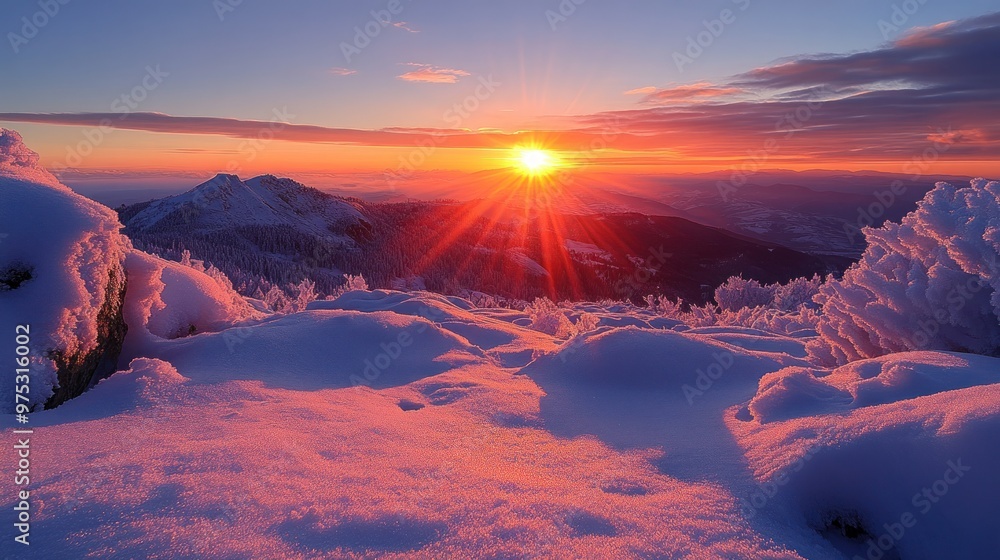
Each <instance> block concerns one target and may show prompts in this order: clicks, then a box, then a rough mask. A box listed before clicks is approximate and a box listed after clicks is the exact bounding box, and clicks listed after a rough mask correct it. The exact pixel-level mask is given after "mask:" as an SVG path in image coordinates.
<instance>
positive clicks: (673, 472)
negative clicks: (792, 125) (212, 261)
mask: <svg viewBox="0 0 1000 560" xmlns="http://www.w3.org/2000/svg"><path fill="white" fill-rule="evenodd" d="M5 138H6V139H7V141H9V142H10V143H11V146H12V147H11V146H8V149H7V150H6V152H4V150H0V196H2V197H3V200H2V201H0V202H3V204H0V218H3V220H4V222H3V223H4V224H5V225H10V226H11V227H10V229H9V231H10V233H9V234H8V235H7V236H6V237H5V238H4V239H3V240H2V242H0V257H2V258H0V273H2V275H0V281H2V284H3V286H0V288H2V289H0V326H2V328H3V330H4V332H9V333H13V331H14V326H13V325H15V324H19V323H22V322H30V323H31V324H32V333H33V334H32V342H31V349H32V352H33V354H32V356H31V360H32V368H31V369H32V380H31V387H32V393H31V395H32V399H33V401H32V402H33V403H34V404H35V411H34V412H32V413H31V414H30V427H31V428H33V429H34V430H35V431H34V434H33V435H32V436H31V472H30V478H31V483H30V485H29V486H28V488H29V489H30V492H31V510H30V517H31V530H30V542H31V544H30V546H24V545H21V544H17V543H15V542H14V539H13V535H14V533H13V531H12V529H11V519H13V518H14V513H13V508H14V507H15V506H16V505H17V501H16V500H15V499H14V498H15V496H17V492H18V491H19V490H22V489H23V487H22V486H20V485H16V483H15V480H14V477H12V476H9V475H10V472H8V474H5V475H4V476H2V477H0V497H2V500H0V502H2V504H3V507H4V509H5V511H6V512H7V514H6V515H5V519H7V522H6V527H7V529H5V530H4V531H3V540H2V544H0V557H2V558H45V559H54V558H225V559H242V558H370V557H382V558H402V557H406V558H410V557H418V558H602V559H603V558H681V557H690V558H845V557H846V558H854V557H860V558H869V559H873V560H875V559H880V558H885V559H894V558H895V559H906V560H909V559H915V558H916V559H920V558H990V557H997V556H998V554H1000V531H997V527H998V526H1000V477H998V476H997V474H998V473H1000V448H998V446H997V444H996V442H997V441H998V436H1000V359H998V358H991V357H986V356H982V355H976V354H964V353H956V352H942V351H929V350H928V351H906V352H895V353H890V354H887V355H882V356H879V357H873V358H868V359H852V360H850V361H849V363H846V365H840V366H834V365H831V366H830V367H826V368H823V367H819V366H817V365H816V363H817V361H816V360H813V359H811V354H810V353H809V351H808V349H807V346H808V345H810V344H815V343H816V339H817V336H818V335H817V332H816V331H815V330H810V329H799V330H796V331H789V332H791V333H792V334H774V333H769V332H764V331H761V330H754V329H749V328H740V327H721V326H714V327H702V328H691V327H690V326H688V325H685V324H683V323H681V322H680V321H677V320H674V319H670V318H667V317H665V316H663V314H661V313H658V312H657V311H656V310H654V309H652V308H636V307H632V306H626V305H620V306H614V305H610V304H609V305H603V306H599V305H595V304H575V305H567V306H564V307H562V308H558V309H556V310H554V311H552V310H550V312H551V313H560V314H563V316H562V317H561V318H560V317H552V316H549V317H539V316H537V315H536V316H532V314H531V313H526V312H520V311H514V310H508V309H489V308H476V307H474V306H473V305H471V304H470V303H469V302H468V301H466V300H463V299H461V298H455V297H445V296H441V295H437V294H432V293H427V292H413V293H403V292H393V291H378V290H376V291H363V290H356V291H349V292H347V293H344V294H343V295H341V296H340V297H338V298H337V299H334V300H320V301H315V302H313V303H311V304H309V306H308V308H307V309H305V310H304V311H299V312H297V313H292V314H285V315H281V314H272V313H269V312H267V311H266V309H265V308H264V307H263V306H262V305H261V302H259V301H255V300H248V299H246V298H242V297H240V296H239V295H237V294H236V293H235V292H234V291H233V290H232V288H231V286H227V284H226V282H225V280H224V279H223V278H219V277H213V276H212V275H210V274H208V273H206V272H203V271H201V270H198V269H196V268H192V267H191V266H184V265H182V264H180V263H172V262H167V261H165V260H162V259H160V258H157V257H154V256H151V255H148V254H144V253H142V252H139V251H137V250H135V249H133V248H132V247H131V245H130V244H129V242H128V240H127V239H125V238H124V237H122V236H121V235H120V233H118V231H117V225H116V224H117V223H116V221H115V217H114V215H113V213H111V212H109V211H107V210H106V209H102V207H100V206H99V205H96V204H95V203H92V202H89V201H87V200H86V199H83V198H82V197H80V196H78V195H76V194H75V193H73V192H72V191H70V190H69V189H67V188H66V187H63V186H61V185H59V184H58V182H57V181H55V179H54V178H52V177H51V176H49V175H47V174H46V173H44V172H43V171H41V170H38V169H37V168H36V163H37V156H34V154H31V153H29V152H26V151H23V150H22V148H21V147H20V146H19V145H18V144H17V143H16V142H15V141H14V140H12V138H13V137H12V136H7V137H4V136H3V135H0V148H3V145H2V144H3V142H2V141H3V140H4V139H5ZM16 140H17V141H18V142H19V138H18V139H16ZM4 158H6V159H4ZM990 188H994V189H995V188H996V187H990ZM15 208H16V210H15ZM970 223H972V222H970ZM970 227H971V226H970ZM989 227H990V228H992V227H993V226H989ZM989 231H990V232H994V233H995V232H996V231H1000V230H994V229H989ZM994 233H990V235H994ZM42 246H44V247H45V250H44V251H41V250H40V249H39V248H40V247H42ZM907 262H909V261H907ZM935 266H936V265H935ZM955 266H958V265H955ZM120 270H124V271H125V272H127V279H128V282H127V290H125V291H124V296H123V298H119V299H120V300H121V301H117V300H116V299H115V297H116V296H115V294H117V293H119V292H118V291H116V290H117V289H118V288H117V287H118V286H120V284H121V279H120V277H121V273H120V272H118V271H120ZM913 270H922V269H919V268H914V269H913ZM991 270H992V271H993V272H995V267H994V268H993V269H991ZM864 272H865V271H864V269H860V271H859V272H858V273H857V275H858V276H859V277H860V276H864ZM870 276H871V275H868V276H865V279H869V277H870ZM991 278H993V280H996V278H994V277H991ZM866 281H867V280H866ZM858 286H861V284H860V280H859V281H858V282H856V283H855V284H852V285H850V286H848V287H845V288H838V289H840V292H836V293H834V292H833V289H832V288H830V289H829V291H830V293H828V294H827V300H828V301H830V302H834V303H836V304H837V305H840V303H839V302H842V301H848V300H850V301H857V300H858V299H859V297H860V296H858V295H857V294H858V293H859V292H860V288H859V287H858ZM111 288H115V289H111ZM849 288H850V289H849ZM931 292H934V290H928V293H931ZM990 293H992V292H990ZM945 296H946V293H942V295H941V297H945ZM976 297H983V298H986V299H987V300H988V297H989V294H988V293H987V292H986V291H984V292H983V293H981V294H978V295H977V296H976ZM998 301H1000V300H998ZM978 305H979V303H978V301H977V306H978ZM828 307H830V305H828ZM979 308H983V309H989V307H988V305H984V306H982V307H976V309H979ZM838 309H839V308H838ZM965 309H966V310H968V309H972V307H968V306H967V307H965ZM984 316H985V315H984ZM839 317H841V318H843V317H847V314H841V315H840V316H839ZM543 319H545V320H548V321H549V325H550V326H551V324H553V323H552V320H555V321H556V323H558V322H559V321H562V322H563V323H565V324H573V325H581V324H585V325H586V327H587V328H581V329H576V331H575V332H576V334H572V333H571V332H564V333H563V336H561V337H556V336H552V335H549V334H545V332H556V330H554V329H551V328H548V327H545V325H542V324H541V323H543V322H544V321H543ZM987 319H988V317H987ZM987 319H983V320H984V321H985V320H987ZM109 321H111V322H114V321H118V322H123V323H127V326H128V331H127V335H125V338H124V340H123V341H122V340H117V341H116V338H115V333H117V332H121V329H119V330H115V329H109V328H108V322H109ZM843 321H846V319H843V320H842V322H841V323H834V325H844V324H846V323H844V322H843ZM994 322H995V321H994ZM869 325H870V324H869ZM542 327H545V328H542ZM828 328H832V327H828ZM957 328H958V327H956V329H957ZM994 328H996V325H994ZM543 331H544V332H543ZM836 332H837V333H841V334H842V338H840V339H837V340H842V342H839V343H838V344H839V345H838V346H836V347H835V349H839V350H838V352H839V354H836V356H839V357H843V356H847V355H848V354H849V353H850V352H859V351H860V350H853V349H857V348H861V349H862V350H864V348H862V347H861V346H860V344H861V342H865V341H868V340H870V339H867V338H865V337H864V335H863V333H864V332H865V331H864V330H863V329H856V328H855V329H848V328H847V327H842V328H840V330H839V331H836ZM965 332H966V331H958V330H955V331H954V332H952V331H948V332H947V333H946V334H948V335H949V336H952V337H955V338H956V340H957V339H958V338H957V337H958V336H959V334H963V333H965ZM955 333H957V334H955ZM963 336H964V334H963ZM11 338H13V336H12V335H11ZM966 338H967V337H966ZM859 341H860V342H859ZM5 344H8V343H5ZM112 348H114V350H115V352H116V353H117V352H119V351H120V357H119V360H118V363H119V365H120V366H121V371H117V372H115V373H113V374H112V375H110V376H109V377H106V378H104V379H103V380H101V381H100V382H98V383H96V385H95V386H93V387H92V388H91V389H90V390H88V391H87V392H85V393H83V394H82V395H80V396H76V397H75V398H71V399H69V400H67V401H66V402H64V403H62V404H59V406H57V407H55V408H51V409H50V410H44V411H42V410H41V405H42V404H43V403H45V402H47V399H50V398H52V397H53V395H54V394H55V393H53V388H54V386H55V384H57V382H59V380H61V379H65V380H73V379H76V380H78V381H79V379H78V377H76V376H79V375H82V373H81V372H85V371H90V370H93V369H94V367H93V365H94V364H98V363H99V362H100V359H101V357H102V356H104V355H105V354H106V353H107V352H110V349H112ZM844 349H847V350H844ZM52 350H58V352H59V353H61V354H59V356H56V354H53V353H52V352H51V351H52ZM831 355H833V354H831ZM54 356H55V358H54ZM60 356H61V357H60ZM56 358H58V359H56ZM81 364H83V365H81ZM88 364H89V365H88ZM84 366H87V367H84ZM98 371H99V368H98ZM85 381H86V380H84V384H85ZM0 396H2V398H3V403H2V405H0V410H3V411H4V412H5V413H7V412H9V411H10V410H11V405H12V403H14V396H13V386H12V384H11V383H9V382H8V381H5V382H4V383H3V386H0ZM5 417H6V419H7V426H10V425H13V416H12V415H11V414H5ZM4 437H5V438H6V440H5V441H7V442H8V443H6V444H5V445H11V444H12V442H14V441H16V436H15V434H13V433H11V430H10V429H9V428H8V429H6V431H5V434H4ZM7 457H8V459H7V460H8V462H7V463H5V464H7V465H13V464H14V463H13V460H14V459H13V457H14V454H13V453H9V454H8V455H7ZM11 470H13V469H11Z"/></svg>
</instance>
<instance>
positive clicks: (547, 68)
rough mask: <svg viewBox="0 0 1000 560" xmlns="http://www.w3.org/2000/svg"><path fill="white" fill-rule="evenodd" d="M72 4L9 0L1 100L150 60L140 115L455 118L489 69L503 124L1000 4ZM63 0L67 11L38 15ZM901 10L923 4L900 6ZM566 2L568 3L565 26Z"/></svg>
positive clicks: (739, 0) (33, 101)
mask: <svg viewBox="0 0 1000 560" xmlns="http://www.w3.org/2000/svg"><path fill="white" fill-rule="evenodd" d="M58 1H59V0H42V1H41V2H39V1H38V0H34V1H32V0H12V1H8V2H6V3H5V7H4V10H3V13H2V14H0V30H2V31H3V32H4V33H5V36H6V40H5V44H4V45H0V47H2V48H0V76H3V87H2V89H0V112H2V113H8V114H12V113H53V112H54V113H78V112H97V113H99V112H107V111H109V110H111V109H110V107H111V106H112V103H113V102H114V100H115V99H118V98H120V96H121V95H123V94H127V93H128V92H130V91H132V90H133V88H135V87H137V86H138V85H139V84H141V83H142V80H143V78H144V76H145V75H146V74H147V68H150V67H152V68H159V69H160V70H161V71H162V72H164V73H166V74H168V76H167V77H166V78H165V79H164V80H163V83H162V84H159V85H158V87H157V88H156V89H155V91H148V92H145V94H146V95H144V97H145V98H144V99H143V100H142V102H141V103H140V104H139V106H138V108H137V110H138V111H141V112H156V113H165V114H168V115H173V116H200V117H227V118H233V119H248V120H253V121H267V120H268V119H270V118H271V115H272V114H273V112H274V110H275V109H276V108H287V110H288V111H289V112H291V113H293V114H294V115H295V120H294V122H295V123H296V124H308V125H319V126H324V127H337V128H350V129H358V130H373V129H383V128H387V127H402V128H410V127H429V128H445V127H447V126H449V125H448V123H447V122H443V121H445V119H443V115H444V114H445V111H447V110H448V108H449V107H452V106H453V105H454V104H455V103H456V102H461V101H463V100H464V99H466V98H467V97H468V96H469V95H471V94H472V93H473V92H474V91H475V87H476V85H477V83H478V82H477V80H478V79H479V78H480V77H487V76H491V77H492V79H493V80H494V81H496V82H499V83H500V84H502V86H503V87H500V88H498V89H497V91H496V92H495V93H493V94H492V95H490V96H489V99H488V100H483V102H482V103H481V104H478V106H477V110H476V111H474V112H473V113H472V114H470V115H469V116H468V118H464V119H462V122H461V124H462V127H465V128H472V129H478V128H490V129H500V130H503V131H507V132H512V131H516V130H520V129H524V128H532V127H535V126H537V125H538V123H549V125H551V122H553V121H552V120H551V119H549V120H546V119H547V118H549V117H560V116H568V115H576V116H579V115H590V114H595V113H602V112H607V111H620V110H626V109H637V108H641V107H642V106H643V103H644V101H648V100H644V97H643V96H642V95H625V94H624V92H626V91H628V90H634V89H637V88H648V90H647V91H654V89H670V88H674V87H676V86H680V85H684V84H696V83H711V84H718V83H725V82H726V80H728V79H729V78H730V77H732V76H737V75H740V74H743V73H746V72H748V71H751V70H753V69H754V68H759V67H762V66H766V65H769V64H773V63H774V62H775V61H780V60H782V59H786V58H787V57H801V56H804V55H810V54H817V53H838V54H840V55H844V54H848V53H852V52H857V51H866V50H872V49H877V48H879V47H880V46H885V45H887V44H888V42H887V40H886V35H885V34H884V30H883V29H880V27H879V21H880V20H883V21H891V18H892V17H893V14H894V11H895V13H896V14H897V21H898V22H900V23H901V24H902V25H901V28H900V31H899V33H898V34H896V32H894V31H893V32H891V33H890V34H889V35H888V39H889V41H894V40H898V38H899V37H901V36H903V35H905V33H906V30H908V29H910V28H912V27H920V26H931V25H935V24H939V23H941V22H946V21H950V20H961V19H964V18H970V17H974V16H980V15H982V14H985V13H988V12H989V11H990V10H991V9H994V10H995V9H996V3H995V1H992V2H991V1H987V0H962V1H949V2H943V1H940V0H926V1H925V2H924V3H923V4H921V3H920V2H919V0H909V1H908V2H901V1H898V0H897V1H862V0H847V1H840V2H794V1H790V0H789V1H770V2H765V1H764V0H710V1H694V0H685V1H674V2H663V1H661V2H654V1H635V2H610V1H606V0H604V1H602V0H586V1H583V2H582V3H581V4H575V3H574V2H573V1H572V0H563V1H561V2H560V1H559V0H534V1H525V0H521V1H504V2H486V1H481V0H466V1H458V0H446V1H434V2H431V1H421V0H378V1H361V2H359V1H354V2H347V1H325V2H324V1H318V0H303V1H294V2H264V1H262V0H242V1H241V2H240V1H239V0H217V1H213V0H199V1H196V2H195V1H186V0H179V1H172V2H158V3H151V2H127V1H123V0H110V1H105V2H83V1H80V0H68V1H67V2H66V3H65V4H58ZM393 1H398V2H399V5H400V6H401V8H400V9H398V10H397V11H398V13H397V14H395V15H392V18H391V19H392V22H393V23H400V26H395V25H386V26H384V27H382V26H378V27H379V33H378V36H376V37H374V38H371V41H370V44H368V45H367V46H364V48H363V49H361V52H360V53H356V54H354V55H353V57H352V60H350V61H348V60H345V57H344V55H343V52H342V46H343V44H344V43H351V42H353V41H354V39H355V36H356V31H355V29H356V28H364V27H365V26H366V25H367V24H371V22H372V21H373V19H374V18H373V15H372V13H371V12H372V11H373V10H374V11H380V10H386V9H387V8H388V7H390V5H391V2H393ZM49 2H51V4H52V5H55V4H58V5H59V11H58V13H57V14H56V15H54V16H51V17H47V16H46V17H42V16H39V15H38V14H39V13H41V10H42V6H43V5H49V4H48V3H49ZM232 4H236V5H235V6H233V5H232ZM567 6H572V7H573V9H572V13H568V14H567V12H569V10H568V9H567ZM894 6H895V8H894ZM902 8H906V9H907V11H911V12H913V13H912V14H907V15H906V16H905V17H904V18H902V20H899V19H898V18H899V17H900V15H901V14H903V11H902ZM50 9H51V8H50ZM723 10H730V11H731V12H732V15H731V17H730V20H731V21H730V22H729V23H726V24H723V27H722V31H721V33H720V34H719V35H718V37H713V38H712V39H711V41H710V44H709V45H708V46H707V47H705V48H704V49H703V52H702V53H701V54H700V55H699V56H697V57H696V59H694V60H693V61H692V62H691V63H690V64H687V65H686V66H685V67H684V68H683V71H679V70H678V67H677V64H676V63H675V60H674V58H673V54H674V53H675V52H680V53H683V52H684V51H685V48H686V47H687V43H688V38H690V37H697V35H698V34H699V33H701V32H703V31H705V29H706V27H705V23H704V22H705V21H711V20H716V19H718V18H720V15H721V14H722V13H723ZM560 11H561V12H562V13H563V14H567V15H566V16H565V20H564V21H563V20H559V21H557V22H556V25H555V26H554V27H555V28H554V29H553V25H551V20H552V14H553V13H559V12H560ZM220 12H221V13H222V17H220V15H219V14H220ZM548 12H551V13H548ZM22 18H28V19H29V20H31V19H33V18H34V19H35V20H36V21H42V20H44V19H47V20H48V21H46V22H45V25H43V26H41V27H40V28H39V29H38V32H37V34H36V35H34V36H33V37H30V38H29V39H27V40H26V42H23V41H18V40H17V39H16V38H12V34H16V35H20V34H22V31H23V29H22V28H23V26H24V22H23V20H22ZM12 41H13V42H14V43H16V44H15V45H13V46H12ZM15 50H16V51H17V52H15ZM421 69H423V70H422V71H423V72H424V73H430V74H431V75H434V74H435V73H442V72H444V73H447V72H449V71H450V72H453V73H454V75H455V76H456V77H455V83H428V82H423V81H407V80H403V79H400V76H403V75H404V74H406V73H407V72H413V71H417V70H421ZM0 124H3V125H4V126H14V124H16V128H18V129H19V130H21V131H22V132H23V133H24V134H25V137H26V139H27V140H29V143H30V144H31V145H34V146H37V147H38V148H37V149H39V151H40V152H41V153H42V154H43V158H47V159H48V160H50V161H51V160H52V159H58V158H59V157H60V156H59V155H58V154H59V153H61V152H63V151H64V148H65V146H66V145H73V143H74V142H75V140H74V139H75V138H76V137H77V136H78V135H79V134H80V130H78V129H79V128H80V127H78V126H65V125H59V124H38V123H16V122H15V123H13V124H12V123H11V122H10V121H7V122H3V123H0ZM74 129H77V130H74ZM137 134H139V133H133V132H126V133H122V134H119V135H117V136H116V137H115V140H114V141H113V142H112V141H109V142H108V144H107V147H108V148H120V149H123V150H124V149H125V148H127V147H128V145H129V144H131V145H141V144H143V143H144V142H145V143H146V144H149V145H152V144H154V142H153V141H152V140H149V139H148V138H147V139H143V138H141V137H138V136H136V135H137ZM174 140H177V141H179V139H174ZM164 142H165V143H166V144H168V145H169V144H170V142H171V141H170V140H164ZM109 153H110V152H109ZM102 161H106V160H102Z"/></svg>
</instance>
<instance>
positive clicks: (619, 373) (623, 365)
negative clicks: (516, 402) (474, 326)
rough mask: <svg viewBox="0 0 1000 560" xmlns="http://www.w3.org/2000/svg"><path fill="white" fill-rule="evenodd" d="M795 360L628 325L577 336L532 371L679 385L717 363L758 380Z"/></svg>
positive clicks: (576, 379) (584, 379)
mask: <svg viewBox="0 0 1000 560" xmlns="http://www.w3.org/2000/svg"><path fill="white" fill-rule="evenodd" d="M792 363H802V362H801V360H795V359H794V358H791V357H789V356H786V355H783V354H778V353H767V352H757V353H751V352H749V351H747V350H744V349H742V348H740V347H738V346H734V345H731V344H726V343H724V342H719V341H717V340H714V339H712V338H710V337H708V336H698V335H690V334H687V333H679V332H674V331H666V330H652V329H640V328H636V327H624V328H614V329H610V330H608V329H605V330H600V331H596V332H594V333H589V334H585V335H582V336H580V337H577V338H576V339H573V340H571V341H569V342H568V343H567V344H565V345H563V346H562V347H561V349H560V350H559V352H558V353H556V354H555V355H552V356H548V357H546V358H543V359H540V360H536V362H535V363H534V364H533V366H532V367H530V369H528V370H526V371H527V372H530V373H531V374H532V376H535V375H539V376H548V377H565V379H566V380H567V381H568V382H572V383H591V384H606V385H612V386H615V387H618V388H641V389H673V390H678V391H679V390H680V387H681V385H682V384H690V383H693V382H695V380H696V379H697V377H698V376H699V372H703V373H704V374H705V375H708V374H707V370H708V369H709V366H713V365H714V366H715V367H712V368H711V369H712V370H713V372H714V370H716V369H717V368H722V369H723V370H726V371H729V370H732V372H733V375H739V376H741V377H746V378H751V379H753V380H754V382H756V380H757V379H758V378H759V376H760V375H762V374H763V373H765V372H768V371H774V370H775V369H778V368H780V367H782V366H783V365H790V364H792ZM720 375H721V372H720ZM754 376H756V377H754Z"/></svg>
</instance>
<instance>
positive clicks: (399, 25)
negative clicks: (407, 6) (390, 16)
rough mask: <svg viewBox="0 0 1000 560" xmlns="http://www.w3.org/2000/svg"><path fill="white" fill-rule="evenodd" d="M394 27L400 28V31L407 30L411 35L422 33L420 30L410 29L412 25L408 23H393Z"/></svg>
mask: <svg viewBox="0 0 1000 560" xmlns="http://www.w3.org/2000/svg"><path fill="white" fill-rule="evenodd" d="M392 25H393V26H395V27H398V28H400V29H405V30H406V31H409V32H410V33H420V30H419V29H414V28H412V27H410V23H409V22H406V21H397V22H395V23H393V24H392Z"/></svg>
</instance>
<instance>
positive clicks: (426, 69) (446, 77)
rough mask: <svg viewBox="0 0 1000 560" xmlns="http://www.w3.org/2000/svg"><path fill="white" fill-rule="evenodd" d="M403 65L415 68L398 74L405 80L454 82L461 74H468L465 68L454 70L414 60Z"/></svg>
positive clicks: (439, 82)
mask: <svg viewBox="0 0 1000 560" xmlns="http://www.w3.org/2000/svg"><path fill="white" fill-rule="evenodd" d="M404 66H411V67H414V68H416V70H411V71H409V72H407V73H405V74H402V75H400V76H398V78H399V79H400V80H406V81H407V82H426V83H431V84H454V83H455V82H457V81H458V79H459V78H461V77H463V76H468V75H470V74H469V73H468V72H466V71H465V70H456V69H454V68H444V67H441V66H432V65H430V64H417V63H415V62H407V63H405V64H404Z"/></svg>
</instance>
